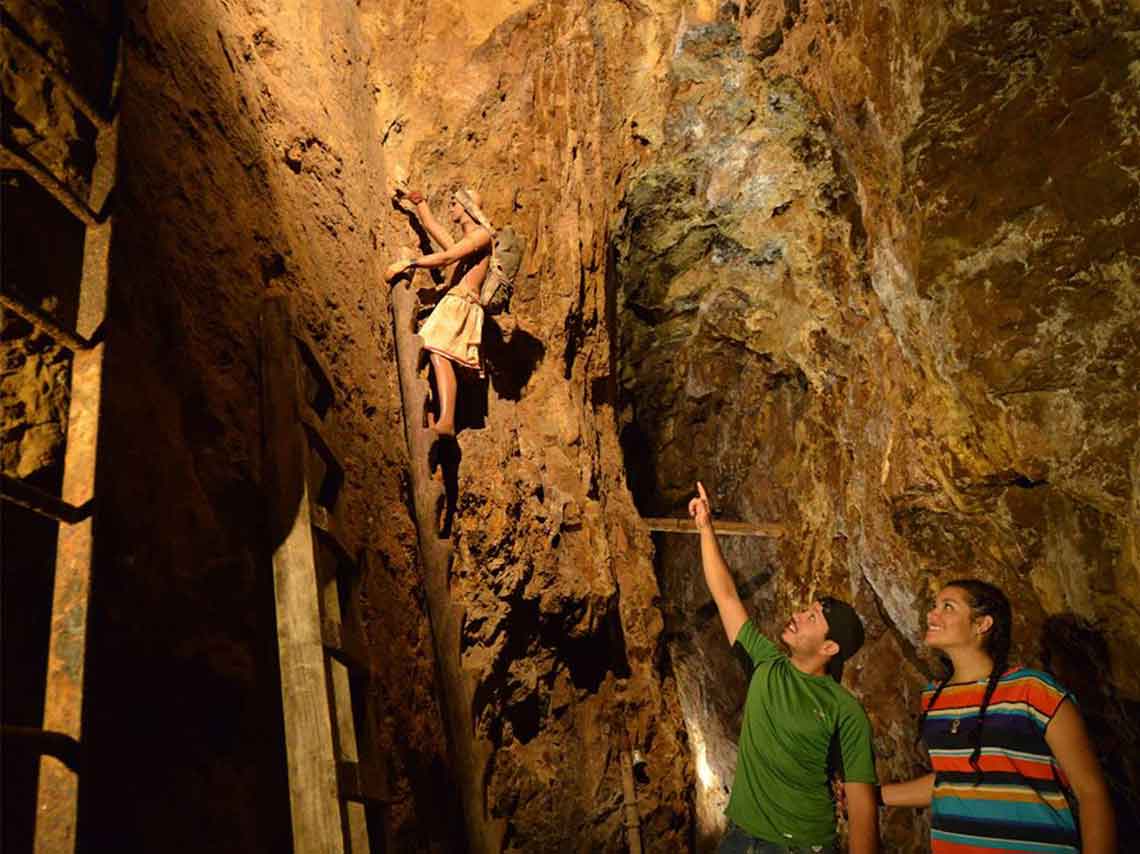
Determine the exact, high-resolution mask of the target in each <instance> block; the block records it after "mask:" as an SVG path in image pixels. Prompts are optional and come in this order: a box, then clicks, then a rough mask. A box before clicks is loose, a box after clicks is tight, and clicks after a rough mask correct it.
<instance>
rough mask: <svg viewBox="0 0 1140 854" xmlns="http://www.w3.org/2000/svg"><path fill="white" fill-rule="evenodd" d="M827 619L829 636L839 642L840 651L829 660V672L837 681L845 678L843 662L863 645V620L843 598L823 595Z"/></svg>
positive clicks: (824, 612) (821, 601) (822, 599)
mask: <svg viewBox="0 0 1140 854" xmlns="http://www.w3.org/2000/svg"><path fill="white" fill-rule="evenodd" d="M819 604H820V605H822V606H823V616H824V617H825V618H826V619H827V637H828V639H829V640H833V641H835V642H836V643H837V644H839V652H837V653H835V655H833V656H832V657H831V661H829V662H827V672H828V675H830V676H831V678H832V679H834V680H835V681H836V682H839V681H840V680H841V679H842V678H843V664H844V663H845V662H846V661H847V659H849V658H850V657H851V656H853V655H854V654H855V653H857V652H858V651H859V649H860V647H862V646H863V638H864V633H863V621H862V620H860V619H859V615H858V614H857V613H855V609H854V608H852V607H851V606H850V605H848V604H847V603H846V602H844V601H843V600H842V599H835V598H833V597H831V596H823V597H821V598H820V600H819Z"/></svg>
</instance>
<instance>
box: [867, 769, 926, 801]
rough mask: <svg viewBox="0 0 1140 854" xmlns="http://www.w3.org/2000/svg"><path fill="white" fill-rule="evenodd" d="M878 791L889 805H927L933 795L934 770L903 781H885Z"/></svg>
mask: <svg viewBox="0 0 1140 854" xmlns="http://www.w3.org/2000/svg"><path fill="white" fill-rule="evenodd" d="M879 792H880V794H881V795H882V798H883V803H884V804H886V805H887V806H889V807H928V806H930V801H931V799H932V798H933V797H934V772H931V773H929V774H924V775H923V776H921V777H915V778H914V779H913V780H907V781H906V782H905V783H887V784H886V785H885V786H882V787H881V788H880V789H879Z"/></svg>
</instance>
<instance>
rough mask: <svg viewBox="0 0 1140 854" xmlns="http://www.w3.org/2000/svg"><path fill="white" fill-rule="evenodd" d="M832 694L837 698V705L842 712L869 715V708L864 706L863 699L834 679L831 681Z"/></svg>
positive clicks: (859, 715) (863, 716) (860, 715)
mask: <svg viewBox="0 0 1140 854" xmlns="http://www.w3.org/2000/svg"><path fill="white" fill-rule="evenodd" d="M830 690H831V696H832V697H833V698H834V699H835V707H836V709H837V710H838V711H839V712H840V713H841V714H847V715H856V716H858V717H861V718H865V717H867V710H866V709H865V708H863V701H862V700H860V699H859V698H858V697H856V696H855V695H854V694H852V693H851V692H850V691H848V690H847V689H846V688H845V687H843V686H842V685H840V684H839V683H838V682H835V681H834V680H833V681H832V683H831V688H830Z"/></svg>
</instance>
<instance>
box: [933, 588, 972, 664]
mask: <svg viewBox="0 0 1140 854" xmlns="http://www.w3.org/2000/svg"><path fill="white" fill-rule="evenodd" d="M979 629H980V627H979V625H978V622H977V621H975V620H974V617H973V614H972V613H971V610H970V599H969V597H968V596H967V595H966V591H965V590H962V589H961V588H959V587H946V588H943V590H942V592H941V593H939V594H938V597H937V598H936V599H935V600H934V607H933V608H931V609H930V612H929V613H928V614H927V615H926V644H927V646H930V647H933V648H934V649H943V650H944V649H952V648H954V647H970V646H980V645H981V643H982V635H981V632H980V630H979Z"/></svg>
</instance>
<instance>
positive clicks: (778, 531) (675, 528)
mask: <svg viewBox="0 0 1140 854" xmlns="http://www.w3.org/2000/svg"><path fill="white" fill-rule="evenodd" d="M642 521H643V522H645V524H646V525H647V526H648V527H649V530H651V531H661V532H664V533H669V534H695V533H697V526H696V524H694V522H693V520H692V519H671V518H661V517H652V516H646V517H644V518H642ZM713 530H714V531H716V532H717V533H718V534H723V535H724V536H726V537H782V536H784V533H785V531H784V526H783V525H781V524H779V523H777V522H722V521H721V520H719V519H717V520H715V521H714V522H713Z"/></svg>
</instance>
